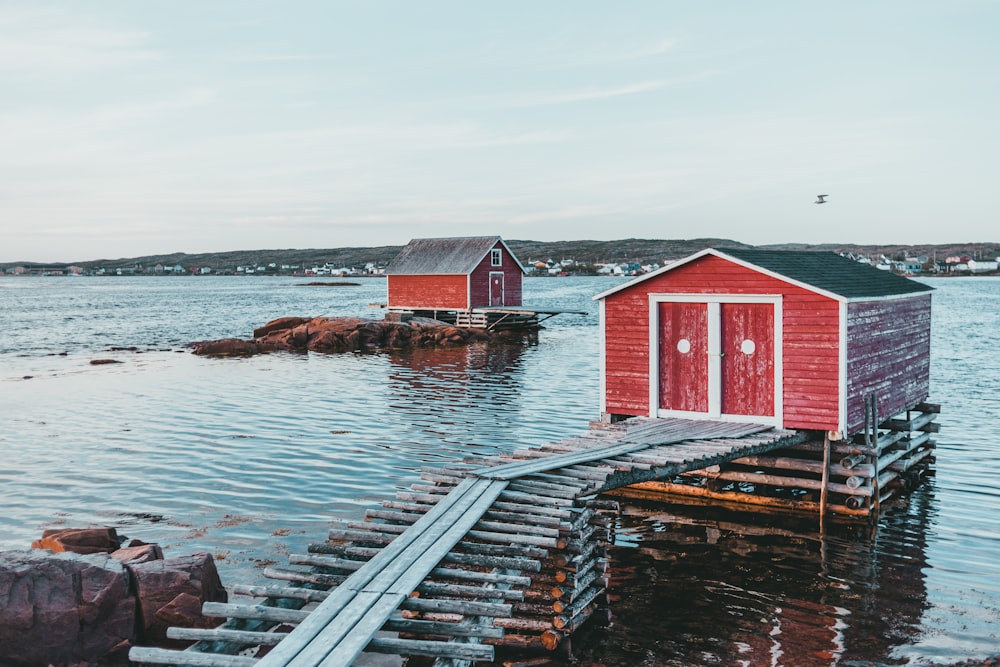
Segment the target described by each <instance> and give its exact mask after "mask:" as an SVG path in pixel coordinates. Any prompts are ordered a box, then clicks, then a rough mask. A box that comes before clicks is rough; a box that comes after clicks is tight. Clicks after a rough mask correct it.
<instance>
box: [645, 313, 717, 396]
mask: <svg viewBox="0 0 1000 667" xmlns="http://www.w3.org/2000/svg"><path fill="white" fill-rule="evenodd" d="M657 305H658V306H659V309H660V313H659V320H660V392H659V393H660V407H661V408H663V409H664V410H686V411H689V412H708V384H707V383H706V382H703V381H702V378H704V377H706V376H707V375H708V307H707V306H706V305H705V304H703V303H661V304H657Z"/></svg>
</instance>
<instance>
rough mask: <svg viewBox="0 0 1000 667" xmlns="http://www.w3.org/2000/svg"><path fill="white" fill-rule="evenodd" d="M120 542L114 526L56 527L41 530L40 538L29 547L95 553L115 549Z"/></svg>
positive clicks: (57, 551) (58, 551)
mask: <svg viewBox="0 0 1000 667" xmlns="http://www.w3.org/2000/svg"><path fill="white" fill-rule="evenodd" d="M120 544H121V540H120V539H119V538H118V533H117V531H115V529H114V528H57V529H53V530H46V531H43V532H42V539H40V540H35V541H34V542H32V543H31V548H32V549H48V550H49V551H52V552H54V553H60V552H62V551H72V552H73V553H78V554H96V553H110V552H112V551H115V550H116V549H118V547H119V545H120Z"/></svg>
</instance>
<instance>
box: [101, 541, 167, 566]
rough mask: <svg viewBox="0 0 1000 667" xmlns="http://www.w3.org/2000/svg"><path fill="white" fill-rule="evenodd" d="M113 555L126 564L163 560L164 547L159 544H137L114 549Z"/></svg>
mask: <svg viewBox="0 0 1000 667" xmlns="http://www.w3.org/2000/svg"><path fill="white" fill-rule="evenodd" d="M111 557H112V558H114V559H115V560H117V561H119V562H121V563H125V564H126V565H133V564H135V563H148V562H149V561H151V560H163V549H161V548H160V545H158V544H137V545H135V546H128V547H122V548H121V549H118V550H117V551H112V552H111Z"/></svg>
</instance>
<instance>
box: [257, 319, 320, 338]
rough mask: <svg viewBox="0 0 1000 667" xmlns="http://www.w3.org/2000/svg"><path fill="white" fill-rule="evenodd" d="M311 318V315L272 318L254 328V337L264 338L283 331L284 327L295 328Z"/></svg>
mask: <svg viewBox="0 0 1000 667" xmlns="http://www.w3.org/2000/svg"><path fill="white" fill-rule="evenodd" d="M310 319H311V318H309V317H279V318H278V319H276V320H271V321H270V322H268V323H267V324H265V325H264V326H262V327H258V328H256V329H254V330H253V337H254V338H263V337H264V336H266V335H268V334H270V333H272V332H275V331H282V330H284V329H294V328H295V327H297V326H299V325H300V324H302V323H304V322H308V321H309V320H310Z"/></svg>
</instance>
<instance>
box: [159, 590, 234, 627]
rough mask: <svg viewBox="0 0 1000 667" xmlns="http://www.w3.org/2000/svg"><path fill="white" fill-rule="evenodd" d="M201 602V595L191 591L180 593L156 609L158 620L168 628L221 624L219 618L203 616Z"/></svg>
mask: <svg viewBox="0 0 1000 667" xmlns="http://www.w3.org/2000/svg"><path fill="white" fill-rule="evenodd" d="M201 604H202V601H201V599H200V598H199V597H197V596H195V595H191V594H190V593H180V594H178V595H177V597H175V598H174V599H173V600H171V601H170V602H168V603H167V604H165V605H163V606H162V607H160V608H159V609H157V610H156V614H155V616H156V621H157V623H158V624H160V625H162V626H164V627H168V628H170V627H176V628H214V627H215V626H217V625H218V624H219V620H218V619H217V618H213V617H210V616H203V615H202V613H201Z"/></svg>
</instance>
